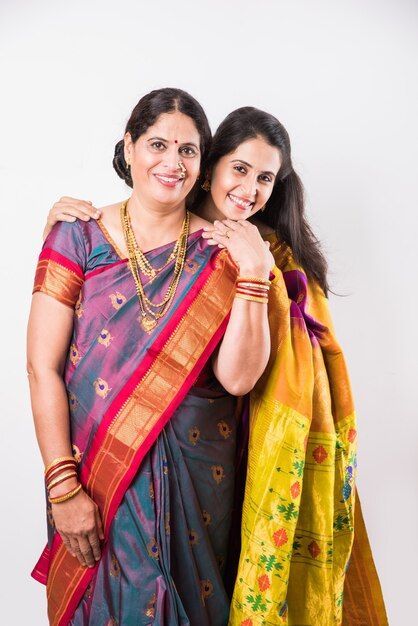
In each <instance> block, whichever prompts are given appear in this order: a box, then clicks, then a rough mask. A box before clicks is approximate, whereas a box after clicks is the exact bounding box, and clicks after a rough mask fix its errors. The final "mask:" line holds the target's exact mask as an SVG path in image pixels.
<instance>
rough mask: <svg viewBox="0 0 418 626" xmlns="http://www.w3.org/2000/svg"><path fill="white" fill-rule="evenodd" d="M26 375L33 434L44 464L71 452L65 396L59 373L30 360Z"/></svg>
mask: <svg viewBox="0 0 418 626" xmlns="http://www.w3.org/2000/svg"><path fill="white" fill-rule="evenodd" d="M28 376H29V386H30V395H31V403H32V413H33V418H34V423H35V431H36V437H37V440H38V445H39V449H40V451H41V455H42V459H43V461H44V464H45V465H48V464H49V463H50V462H51V461H52V460H53V459H55V458H57V457H60V456H67V455H71V454H72V446H71V438H70V426H69V413H68V399H67V393H66V389H65V385H64V381H63V379H62V376H61V375H60V374H59V372H58V371H56V370H54V369H48V368H45V367H42V366H40V367H36V366H33V365H31V364H30V363H29V365H28Z"/></svg>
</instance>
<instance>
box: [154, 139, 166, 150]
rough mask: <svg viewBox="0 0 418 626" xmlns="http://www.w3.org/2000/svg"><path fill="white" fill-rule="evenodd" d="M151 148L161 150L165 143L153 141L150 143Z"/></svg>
mask: <svg viewBox="0 0 418 626" xmlns="http://www.w3.org/2000/svg"><path fill="white" fill-rule="evenodd" d="M151 147H152V148H155V149H156V150H159V151H161V150H163V149H164V148H165V145H164V144H163V142H162V141H153V142H152V144H151Z"/></svg>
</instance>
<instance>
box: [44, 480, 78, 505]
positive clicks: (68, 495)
mask: <svg viewBox="0 0 418 626" xmlns="http://www.w3.org/2000/svg"><path fill="white" fill-rule="evenodd" d="M82 486H83V485H81V484H80V485H77V487H75V488H74V489H72V490H71V491H69V492H68V493H66V494H64V495H63V496H59V497H57V498H48V500H49V501H50V503H51V504H60V502H65V501H66V500H70V499H71V498H74V496H76V495H77V494H78V492H79V491H80V489H81V488H82Z"/></svg>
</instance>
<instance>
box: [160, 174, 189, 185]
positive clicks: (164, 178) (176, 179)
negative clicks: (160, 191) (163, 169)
mask: <svg viewBox="0 0 418 626" xmlns="http://www.w3.org/2000/svg"><path fill="white" fill-rule="evenodd" d="M154 176H155V178H156V179H157V180H158V182H159V183H161V184H162V185H164V187H176V185H178V184H180V183H182V182H183V181H184V178H181V177H180V176H168V175H166V174H154Z"/></svg>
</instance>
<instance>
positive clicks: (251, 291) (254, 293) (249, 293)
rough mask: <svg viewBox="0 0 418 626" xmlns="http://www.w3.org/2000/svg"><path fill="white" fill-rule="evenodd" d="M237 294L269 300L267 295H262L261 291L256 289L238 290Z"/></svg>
mask: <svg viewBox="0 0 418 626" xmlns="http://www.w3.org/2000/svg"><path fill="white" fill-rule="evenodd" d="M236 292H237V293H244V294H246V295H247V296H257V297H258V298H265V299H266V300H268V297H267V295H266V294H265V293H262V292H260V291H256V290H255V289H244V288H242V287H241V288H239V289H237V290H236Z"/></svg>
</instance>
